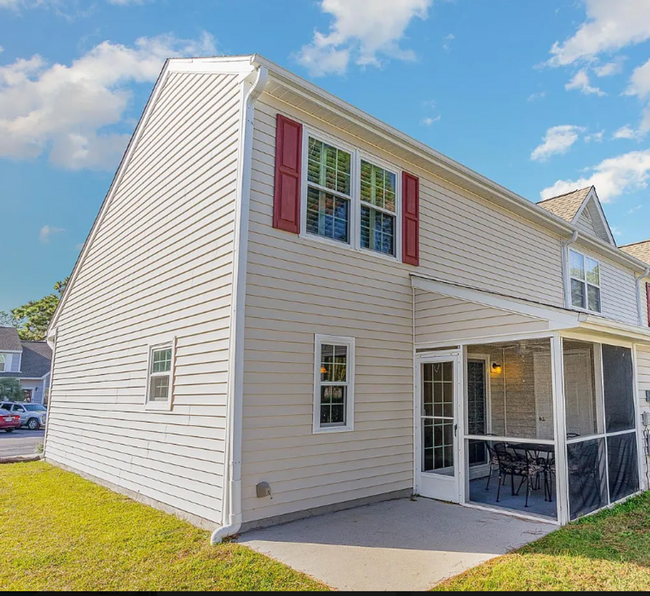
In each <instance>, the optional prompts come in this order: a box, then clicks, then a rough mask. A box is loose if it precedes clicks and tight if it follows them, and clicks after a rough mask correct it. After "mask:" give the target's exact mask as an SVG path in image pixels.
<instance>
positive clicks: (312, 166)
mask: <svg viewBox="0 0 650 596" xmlns="http://www.w3.org/2000/svg"><path fill="white" fill-rule="evenodd" d="M308 156H309V157H308V164H307V231H308V232H309V233H310V234H316V235H318V236H324V237H325V238H331V239H333V240H339V241H341V242H346V243H349V242H350V203H351V199H352V196H351V193H350V189H351V178H352V155H351V154H350V153H348V152H347V151H343V150H341V149H337V148H336V147H333V146H332V145H328V144H327V143H323V142H322V141H319V140H317V139H313V138H311V137H310V138H309V152H308Z"/></svg>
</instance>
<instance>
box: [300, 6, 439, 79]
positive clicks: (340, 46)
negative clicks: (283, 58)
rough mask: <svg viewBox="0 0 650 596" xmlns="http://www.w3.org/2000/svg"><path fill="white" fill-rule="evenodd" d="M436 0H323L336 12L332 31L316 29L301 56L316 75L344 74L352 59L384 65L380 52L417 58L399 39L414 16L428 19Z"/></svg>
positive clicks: (326, 8)
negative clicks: (323, 31) (400, 44)
mask: <svg viewBox="0 0 650 596" xmlns="http://www.w3.org/2000/svg"><path fill="white" fill-rule="evenodd" d="M432 3H433V0H320V8H321V10H322V11H323V12H325V13H327V14H330V15H332V17H333V19H334V20H333V22H332V24H331V25H330V29H329V32H328V33H326V34H325V33H321V32H320V31H315V32H314V38H313V39H312V41H311V43H309V44H308V45H305V46H303V47H302V49H301V50H300V52H299V53H298V55H297V60H298V62H299V63H300V64H302V65H303V66H304V67H305V68H307V69H308V70H309V72H310V73H311V74H312V75H313V76H323V75H327V74H343V73H344V72H345V71H346V70H347V68H348V65H349V63H350V60H352V59H354V62H355V63H356V64H358V65H360V66H368V65H371V66H380V65H381V61H380V58H379V56H380V55H382V54H383V55H385V56H389V57H392V58H399V59H401V60H412V59H414V58H415V55H414V54H413V52H411V51H409V50H403V49H402V48H400V46H399V42H400V40H401V39H402V37H403V36H404V33H405V31H406V28H407V27H408V26H409V24H410V23H411V21H412V20H413V19H414V18H419V19H425V18H426V17H427V14H428V9H429V7H430V6H431V4H432Z"/></svg>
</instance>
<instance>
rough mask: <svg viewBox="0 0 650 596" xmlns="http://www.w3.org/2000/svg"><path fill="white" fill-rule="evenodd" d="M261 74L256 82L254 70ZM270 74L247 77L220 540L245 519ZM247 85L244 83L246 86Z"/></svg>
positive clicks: (216, 538)
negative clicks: (255, 163) (253, 260)
mask: <svg viewBox="0 0 650 596" xmlns="http://www.w3.org/2000/svg"><path fill="white" fill-rule="evenodd" d="M253 75H256V76H255V80H254V82H253V83H252V84H251V83H250V78H251V76H253ZM268 78H269V74H268V70H267V68H266V67H265V66H258V67H257V68H256V69H255V70H254V71H253V72H252V73H251V74H250V75H249V76H248V77H246V79H245V80H244V85H245V86H246V85H250V88H249V90H248V92H246V95H245V96H244V99H243V106H242V120H241V123H240V131H241V132H240V135H241V136H240V146H241V148H242V153H241V158H240V159H239V163H238V168H237V169H238V171H237V178H238V179H239V181H240V184H239V185H238V187H237V195H236V197H235V205H236V209H235V218H236V219H235V238H234V248H233V289H232V306H231V309H230V344H229V359H228V365H229V366H228V406H227V414H226V445H225V454H224V471H223V501H222V514H221V520H222V522H221V527H220V528H217V529H216V530H215V531H214V532H213V533H212V537H211V539H210V542H211V543H212V544H219V543H220V542H222V541H223V539H224V538H226V537H228V536H234V535H235V534H237V532H239V530H240V528H241V524H242V511H241V509H242V507H241V505H242V503H241V459H242V458H241V453H242V432H243V397H244V390H243V386H244V324H245V319H244V307H245V302H246V265H247V261H248V222H249V211H250V189H251V169H252V156H253V127H254V117H255V107H254V106H255V102H256V101H257V98H258V97H259V96H260V95H261V94H262V92H263V91H264V89H265V88H266V84H267V82H268ZM245 88H246V87H244V90H245Z"/></svg>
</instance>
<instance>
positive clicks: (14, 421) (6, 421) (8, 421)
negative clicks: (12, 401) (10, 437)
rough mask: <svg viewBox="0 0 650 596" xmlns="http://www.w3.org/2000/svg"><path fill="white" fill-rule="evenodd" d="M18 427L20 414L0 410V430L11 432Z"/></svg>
mask: <svg viewBox="0 0 650 596" xmlns="http://www.w3.org/2000/svg"><path fill="white" fill-rule="evenodd" d="M19 427H20V416H18V414H11V413H10V412H7V411H6V410H0V430H4V431H5V432H8V433H12V432H14V431H15V430H16V429H17V428H19Z"/></svg>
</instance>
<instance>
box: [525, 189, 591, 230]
mask: <svg viewBox="0 0 650 596" xmlns="http://www.w3.org/2000/svg"><path fill="white" fill-rule="evenodd" d="M592 188H593V186H589V187H588V188H581V189H578V190H574V191H573V192H569V193H566V194H564V195H560V196H558V197H553V198H552V199H546V200H545V201H540V202H539V203H537V204H538V205H539V206H540V207H542V208H543V209H546V211H550V212H551V213H552V214H553V215H557V216H558V217H561V218H562V219H563V220H564V221H568V222H569V223H573V220H574V219H575V217H576V214H577V213H578V210H579V209H580V207H582V204H583V203H584V202H585V199H586V198H587V197H588V196H589V193H590V192H591V189H592Z"/></svg>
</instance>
